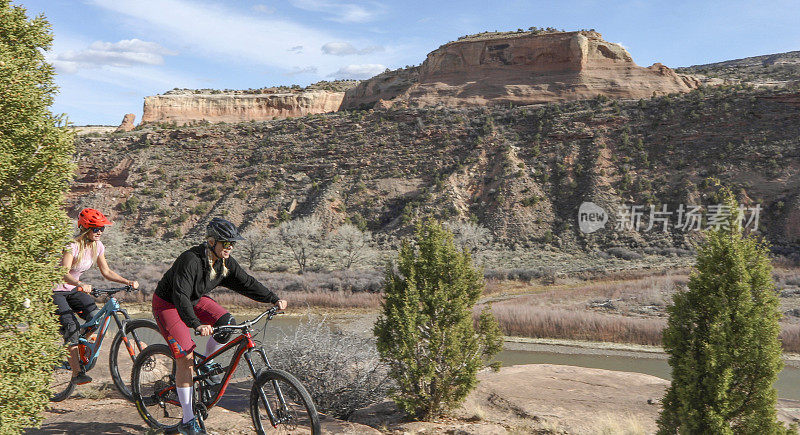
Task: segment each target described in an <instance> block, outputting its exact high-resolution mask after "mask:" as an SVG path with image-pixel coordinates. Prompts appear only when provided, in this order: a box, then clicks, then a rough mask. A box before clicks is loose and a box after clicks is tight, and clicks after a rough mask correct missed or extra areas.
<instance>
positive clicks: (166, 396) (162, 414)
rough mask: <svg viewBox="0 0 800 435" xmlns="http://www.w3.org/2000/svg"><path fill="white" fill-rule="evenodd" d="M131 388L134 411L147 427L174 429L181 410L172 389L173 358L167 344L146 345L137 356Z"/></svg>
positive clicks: (173, 375)
mask: <svg viewBox="0 0 800 435" xmlns="http://www.w3.org/2000/svg"><path fill="white" fill-rule="evenodd" d="M131 389H132V392H133V401H134V403H135V404H136V410H137V411H139V415H141V416H142V418H143V419H144V421H145V422H147V425H148V426H150V427H152V428H155V429H161V430H165V431H167V430H175V429H177V427H178V425H179V424H180V422H181V417H182V416H183V412H182V411H181V405H180V402H178V393H177V391H176V390H175V358H173V357H172V351H170V350H169V347H167V345H166V344H154V345H152V346H148V347H147V348H146V349H145V350H143V351H142V352H141V353H140V354H139V356H137V357H136V361H135V362H134V363H133V371H132V372H131Z"/></svg>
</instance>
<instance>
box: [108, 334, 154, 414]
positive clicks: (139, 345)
mask: <svg viewBox="0 0 800 435" xmlns="http://www.w3.org/2000/svg"><path fill="white" fill-rule="evenodd" d="M123 328H124V330H125V334H123V333H122V330H120V331H118V332H117V335H115V336H114V341H112V342H111V350H110V352H109V355H108V367H109V370H110V371H111V379H113V380H114V385H116V386H117V389H118V390H119V392H120V393H122V395H123V396H125V398H126V399H128V400H131V401H132V400H133V393H132V392H131V387H130V380H131V370H132V369H133V363H134V361H135V360H136V357H137V356H138V355H139V354H140V353H141V352H142V351H143V350H144V349H146V348H147V347H149V346H151V345H153V344H157V343H163V344H166V341H165V340H164V337H162V336H161V332H160V331H159V330H158V325H157V324H156V322H154V321H152V320H148V319H136V320H130V321H128V322H126V323H125V325H124V326H123Z"/></svg>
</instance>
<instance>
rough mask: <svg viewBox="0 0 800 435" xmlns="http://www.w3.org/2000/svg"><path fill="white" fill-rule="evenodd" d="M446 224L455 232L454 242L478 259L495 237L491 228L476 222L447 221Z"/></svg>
mask: <svg viewBox="0 0 800 435" xmlns="http://www.w3.org/2000/svg"><path fill="white" fill-rule="evenodd" d="M445 226H446V227H447V229H448V230H450V232H452V233H453V242H454V243H455V244H456V246H458V247H460V248H461V249H462V250H465V251H467V252H469V253H470V255H472V257H473V259H475V260H477V259H478V257H479V256H480V254H481V252H483V251H484V250H486V249H487V248H488V247H489V246H491V244H492V241H493V237H492V233H491V232H489V229H488V228H486V227H483V226H480V225H478V224H476V223H474V222H459V221H450V222H446V223H445Z"/></svg>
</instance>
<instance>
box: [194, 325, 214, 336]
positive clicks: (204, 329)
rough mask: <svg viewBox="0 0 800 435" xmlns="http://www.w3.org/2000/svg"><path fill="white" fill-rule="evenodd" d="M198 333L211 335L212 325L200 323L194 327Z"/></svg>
mask: <svg viewBox="0 0 800 435" xmlns="http://www.w3.org/2000/svg"><path fill="white" fill-rule="evenodd" d="M194 330H195V331H197V333H198V334H200V335H203V336H206V335H211V334H212V333H213V332H214V327H213V326H211V325H200V326H198V327H197V328H194Z"/></svg>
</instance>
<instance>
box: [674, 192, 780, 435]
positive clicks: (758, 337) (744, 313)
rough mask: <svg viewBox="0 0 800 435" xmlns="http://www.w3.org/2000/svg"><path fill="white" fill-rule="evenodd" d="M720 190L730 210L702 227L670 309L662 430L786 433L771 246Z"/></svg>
mask: <svg viewBox="0 0 800 435" xmlns="http://www.w3.org/2000/svg"><path fill="white" fill-rule="evenodd" d="M720 193H721V196H722V199H723V203H724V204H725V205H727V206H729V207H730V210H732V213H731V217H730V218H729V219H728V220H727V223H726V224H727V225H726V226H723V227H721V228H719V229H718V230H710V231H709V232H708V233H707V234H706V239H705V241H704V243H703V244H702V245H701V247H700V248H699V249H698V253H697V264H696V266H695V270H694V271H693V272H692V274H691V276H690V278H689V288H688V290H687V291H682V292H678V293H676V294H675V296H674V297H673V305H672V306H670V307H669V309H668V312H669V321H668V324H667V328H666V329H665V330H664V348H665V350H666V351H667V353H669V355H670V357H669V364H670V366H671V367H672V384H671V385H670V387H669V388H668V389H667V392H666V395H665V396H664V399H663V401H662V411H661V416H660V418H659V419H658V427H659V433H660V434H675V433H681V434H733V433H737V434H775V433H786V432H787V431H786V429H785V428H784V426H783V425H782V424H781V423H780V422H778V420H777V418H776V410H775V405H776V400H777V395H776V391H775V388H774V386H773V385H774V383H775V380H776V379H777V377H778V372H779V371H780V370H781V368H782V367H783V362H782V360H781V344H780V341H779V340H778V334H779V332H780V326H779V324H778V320H779V318H780V313H779V312H778V298H777V295H776V292H775V287H774V284H773V282H772V268H771V265H770V261H769V257H768V252H769V251H768V247H767V245H766V244H765V243H764V242H761V241H758V240H757V239H755V238H754V237H753V236H745V235H743V233H742V229H741V228H740V225H739V220H738V213H737V209H738V205H737V203H736V201H735V199H734V198H733V195H732V194H731V192H730V190H728V189H726V188H723V189H721V190H720Z"/></svg>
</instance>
